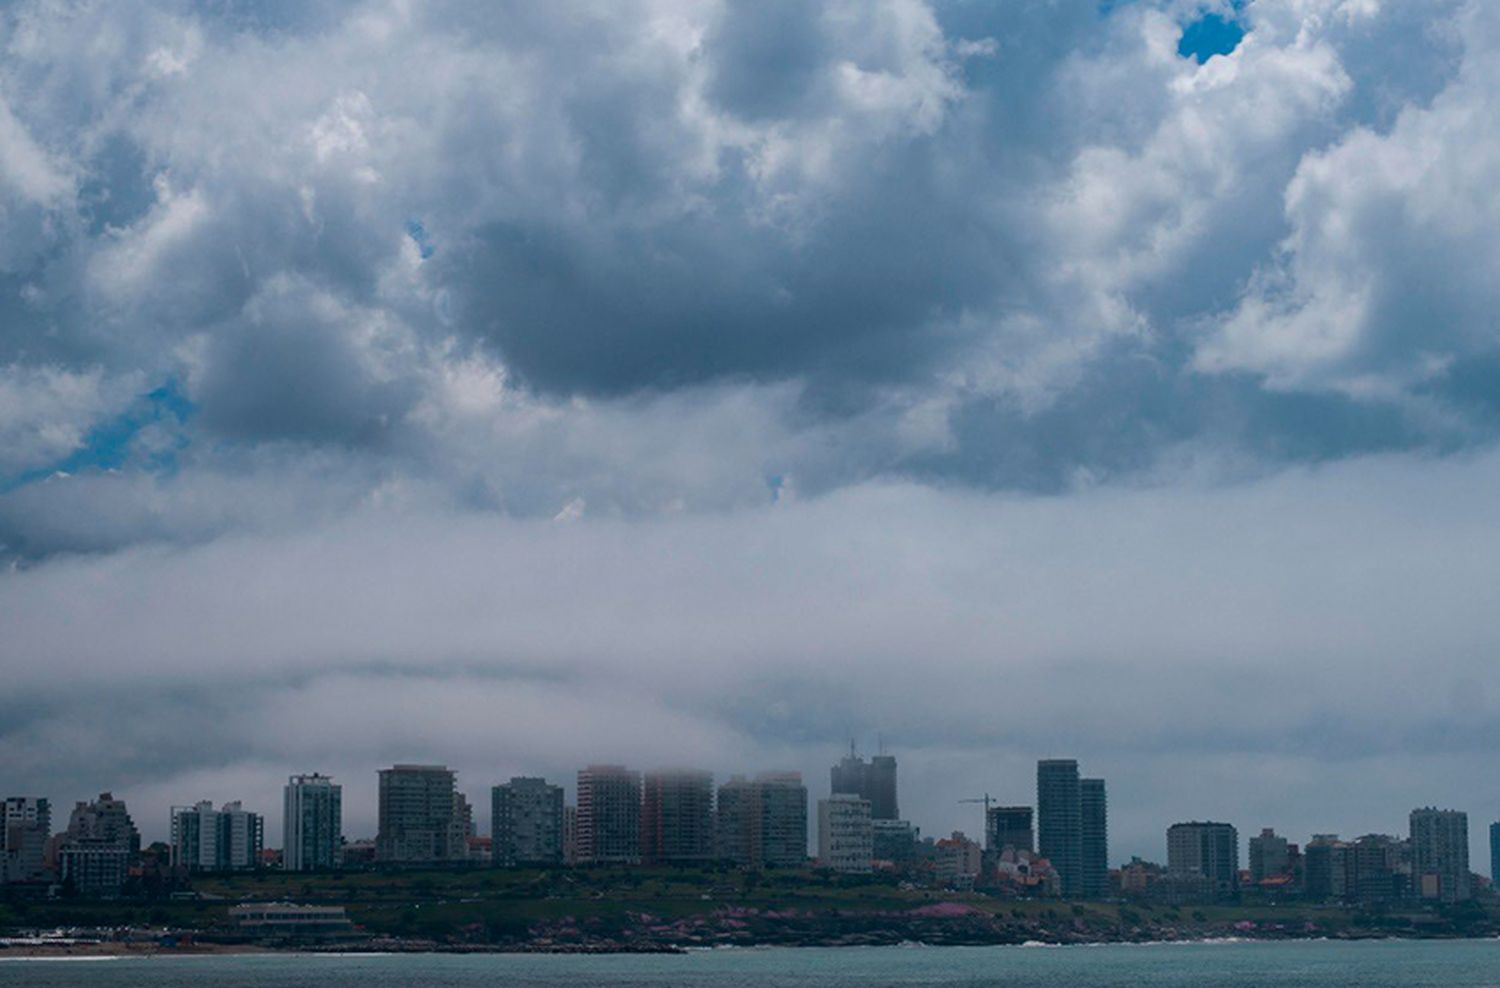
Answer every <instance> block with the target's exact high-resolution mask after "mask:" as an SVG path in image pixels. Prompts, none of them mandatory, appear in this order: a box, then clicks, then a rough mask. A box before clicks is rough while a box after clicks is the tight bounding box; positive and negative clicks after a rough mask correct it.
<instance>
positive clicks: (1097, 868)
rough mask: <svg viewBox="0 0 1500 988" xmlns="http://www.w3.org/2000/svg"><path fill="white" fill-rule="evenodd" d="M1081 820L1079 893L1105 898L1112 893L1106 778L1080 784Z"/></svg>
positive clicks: (1083, 781) (1095, 897) (1093, 897)
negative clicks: (1110, 884) (1110, 891)
mask: <svg viewBox="0 0 1500 988" xmlns="http://www.w3.org/2000/svg"><path fill="white" fill-rule="evenodd" d="M1078 800H1079V817H1080V821H1081V826H1082V829H1083V836H1082V840H1081V841H1080V843H1079V856H1080V866H1081V867H1082V870H1083V874H1082V877H1081V878H1080V880H1079V894H1080V895H1082V896H1083V897H1084V898H1086V899H1102V898H1104V897H1105V896H1107V895H1108V894H1109V801H1108V797H1107V795H1106V794H1105V791H1104V780H1103V779H1080V780H1079V782H1078Z"/></svg>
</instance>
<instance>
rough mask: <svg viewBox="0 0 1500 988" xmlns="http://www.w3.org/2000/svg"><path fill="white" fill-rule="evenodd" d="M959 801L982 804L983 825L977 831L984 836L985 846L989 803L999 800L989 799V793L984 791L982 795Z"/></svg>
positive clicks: (987, 840) (988, 821) (988, 835)
mask: <svg viewBox="0 0 1500 988" xmlns="http://www.w3.org/2000/svg"><path fill="white" fill-rule="evenodd" d="M959 802H960V803H983V804H984V826H983V827H981V828H980V831H979V832H980V834H982V835H983V836H984V842H985V845H986V847H988V845H989V840H990V804H991V803H996V802H999V800H995V799H991V798H990V794H989V793H985V794H984V795H983V796H980V797H978V798H976V799H960V800H959Z"/></svg>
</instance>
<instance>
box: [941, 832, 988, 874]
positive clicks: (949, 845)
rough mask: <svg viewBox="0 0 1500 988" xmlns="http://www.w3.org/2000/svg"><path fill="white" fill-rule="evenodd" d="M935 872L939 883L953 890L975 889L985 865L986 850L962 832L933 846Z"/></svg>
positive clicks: (942, 838) (953, 834) (955, 833)
mask: <svg viewBox="0 0 1500 988" xmlns="http://www.w3.org/2000/svg"><path fill="white" fill-rule="evenodd" d="M933 850H934V854H935V858H934V861H933V870H934V873H935V874H936V876H937V879H938V881H940V882H942V883H943V884H944V885H947V886H950V887H952V888H973V887H974V880H975V879H976V878H978V877H979V872H980V870H981V869H982V868H983V865H984V849H983V848H982V847H980V846H979V842H978V841H972V840H970V839H969V838H968V836H967V835H966V834H964V832H963V831H961V830H955V831H954V832H953V833H952V834H951V835H950V836H947V837H941V838H939V839H938V840H937V842H936V843H935V844H934V845H933Z"/></svg>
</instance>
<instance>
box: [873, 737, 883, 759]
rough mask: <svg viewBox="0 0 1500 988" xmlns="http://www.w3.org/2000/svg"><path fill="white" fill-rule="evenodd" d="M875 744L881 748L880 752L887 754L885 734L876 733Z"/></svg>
mask: <svg viewBox="0 0 1500 988" xmlns="http://www.w3.org/2000/svg"><path fill="white" fill-rule="evenodd" d="M875 746H876V747H877V748H879V749H880V753H881V754H882V755H883V754H885V735H884V734H876V735H875Z"/></svg>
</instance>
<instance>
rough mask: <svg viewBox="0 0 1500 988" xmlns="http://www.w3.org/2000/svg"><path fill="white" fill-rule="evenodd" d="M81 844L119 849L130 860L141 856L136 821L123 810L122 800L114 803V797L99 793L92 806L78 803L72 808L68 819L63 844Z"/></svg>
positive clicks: (139, 836)
mask: <svg viewBox="0 0 1500 988" xmlns="http://www.w3.org/2000/svg"><path fill="white" fill-rule="evenodd" d="M84 842H97V843H98V845H99V846H105V847H118V848H120V849H122V850H124V851H126V852H127V853H129V854H130V856H131V857H134V856H135V855H137V854H139V853H140V851H141V832H140V831H139V830H137V829H136V826H135V821H134V820H132V819H131V818H130V811H129V810H128V809H126V807H125V801H124V800H123V799H116V798H115V797H114V794H113V793H108V792H101V793H100V794H99V798H98V799H96V800H94V801H93V802H84V801H82V800H80V801H79V802H77V803H74V804H73V812H72V813H71V814H70V815H69V816H68V829H67V832H66V834H65V843H69V844H81V843H84Z"/></svg>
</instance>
